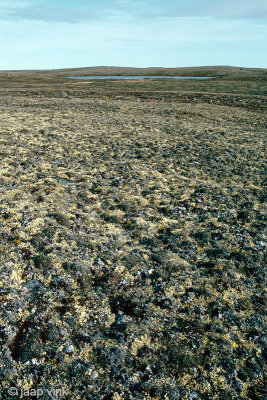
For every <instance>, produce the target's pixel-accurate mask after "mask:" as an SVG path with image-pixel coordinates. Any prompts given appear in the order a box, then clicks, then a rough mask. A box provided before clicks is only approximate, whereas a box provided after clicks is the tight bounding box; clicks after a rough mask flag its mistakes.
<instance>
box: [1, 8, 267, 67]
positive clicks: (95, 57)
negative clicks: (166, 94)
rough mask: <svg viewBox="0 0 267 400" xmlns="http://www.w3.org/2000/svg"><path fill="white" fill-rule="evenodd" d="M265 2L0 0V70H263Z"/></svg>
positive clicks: (266, 61)
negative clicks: (109, 67)
mask: <svg viewBox="0 0 267 400" xmlns="http://www.w3.org/2000/svg"><path fill="white" fill-rule="evenodd" d="M266 43H267V2H266V1H265V0H254V1H252V0H180V1H179V0H146V1H140V0H97V1H94V0H93V1H89V0H87V1H86V0H75V1H71V0H0V70H3V69H47V68H68V67H86V66H96V65H116V66H133V67H149V66H162V67H183V66H200V65H233V66H243V67H262V68H267V45H266Z"/></svg>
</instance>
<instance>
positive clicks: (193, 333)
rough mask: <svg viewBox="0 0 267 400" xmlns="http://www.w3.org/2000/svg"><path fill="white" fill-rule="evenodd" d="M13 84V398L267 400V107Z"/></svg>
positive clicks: (2, 94)
mask: <svg viewBox="0 0 267 400" xmlns="http://www.w3.org/2000/svg"><path fill="white" fill-rule="evenodd" d="M7 75H8V74H6V75H5V74H2V75H1V74H0V78H1V82H2V87H1V90H0V228H1V230H0V260H1V264H0V345H1V349H2V351H1V354H0V391H1V396H2V397H1V399H11V398H14V397H12V396H13V395H12V396H11V394H12V392H10V388H11V387H12V388H13V389H14V387H15V388H16V390H17V392H13V394H14V393H15V394H17V395H18V396H19V395H20V396H22V395H23V398H25V399H26V398H32V397H33V396H34V395H35V396H36V395H37V389H39V393H41V392H40V391H41V390H42V391H43V392H42V396H43V397H42V398H47V399H49V398H53V396H52V394H51V390H52V391H53V390H54V391H56V390H59V391H60V390H61V392H60V395H61V398H62V399H77V400H78V399H92V400H94V399H95V400H101V399H102V400H108V399H113V400H124V399H125V400H126V399H127V400H128V399H129V400H131V399H132V400H145V399H146V400H156V399H158V400H161V399H166V400H176V399H181V400H183V399H185V400H217V399H222V400H230V399H243V400H247V399H262V400H263V399H264V397H265V395H266V393H265V389H264V374H265V370H264V362H265V359H264V355H265V354H266V353H264V346H265V345H266V339H265V336H264V304H265V301H264V287H265V279H264V250H265V244H266V241H265V240H266V237H265V236H264V227H265V223H266V219H265V214H264V210H265V208H264V207H265V205H266V203H265V197H264V184H263V182H264V178H265V176H266V175H265V170H264V167H265V154H264V150H265V148H264V145H265V143H264V140H265V133H266V97H264V95H263V94H262V93H259V94H255V95H252V94H250V93H249V92H245V91H244V88H243V89H242V90H243V92H242V93H239V94H238V93H237V94H235V95H233V94H232V93H231V92H229V89H227V90H225V91H224V92H223V91H222V90H221V92H222V93H218V92H220V91H219V89H218V90H217V91H216V92H214V93H212V85H213V84H214V83H212V82H210V83H209V85H210V86H209V93H205V92H204V91H203V90H201V88H200V87H199V86H197V85H202V83H199V82H194V85H196V86H195V87H196V88H197V89H194V90H193V89H192V86H190V85H193V83H191V82H189V81H188V83H186V82H182V83H177V82H176V83H175V85H176V86H177V88H178V85H181V88H182V90H181V88H180V89H179V88H178V89H176V87H175V88H172V90H166V88H165V87H164V88H163V89H164V90H159V89H158V88H155V83H151V84H150V83H148V82H146V83H144V85H148V86H149V85H151V87H148V88H147V87H145V88H143V89H142V87H141V86H142V82H140V81H139V82H138V83H137V82H136V83H128V82H124V83H118V82H113V83H108V82H104V83H103V82H98V83H90V84H89V85H86V84H85V83H84V82H82V83H80V85H79V83H77V82H75V81H73V82H72V83H69V81H68V82H66V83H62V81H60V80H59V78H58V77H57V78H54V75H53V76H52V78H53V79H52V78H51V76H50V77H49V79H48V78H47V76H45V78H42V77H41V78H40V76H38V79H37V78H36V81H35V80H34V79H35V76H34V74H33V73H32V74H28V75H25V76H24V75H22V76H23V80H22V78H21V75H19V77H17V75H16V74H14V76H11V78H12V80H10V76H9V75H8V76H7ZM42 79H43V80H42ZM225 82H226V83H227V80H225V81H224V84H226V83H225ZM242 82H243V81H242ZM242 82H241V81H240V85H241V86H242ZM264 82H265V81H264ZM264 82H262V81H260V83H259V86H261V87H263V86H264V85H265V87H266V82H265V83H264ZM160 84H161V83H159V82H157V85H160ZM166 84H167V83H162V85H166ZM169 84H170V85H174V84H173V83H169ZM112 85H113V86H112ZM118 85H122V86H118ZM127 85H130V86H127ZM134 85H141V86H138V88H136V86H134ZM153 85H154V86H153ZM186 85H189V90H186V88H187V86H186ZM238 85H239V83H238V80H237V81H235V86H234V87H235V90H236V88H238ZM251 85H255V79H254V81H253V82H252V83H251ZM241 86H240V87H241ZM34 391H35V392H34ZM54 395H55V393H54ZM51 396H52V397H51Z"/></svg>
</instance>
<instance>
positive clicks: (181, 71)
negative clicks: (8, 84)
mask: <svg viewBox="0 0 267 400" xmlns="http://www.w3.org/2000/svg"><path fill="white" fill-rule="evenodd" d="M29 74H30V75H36V74H38V75H40V74H42V75H43V74H45V75H62V74H67V75H98V76H104V75H118V76H120V75H128V76H131V75H144V76H145V75H159V76H160V75H162V76H164V75H171V76H174V75H177V76H229V75H231V76H233V77H246V76H248V77H253V76H255V77H267V69H266V68H244V67H232V66H223V65H222V66H200V67H178V68H164V67H148V68H133V67H119V66H95V67H82V68H61V69H44V70H2V71H1V70H0V75H7V76H8V75H29Z"/></svg>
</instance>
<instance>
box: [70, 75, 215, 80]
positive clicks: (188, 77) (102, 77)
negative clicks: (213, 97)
mask: <svg viewBox="0 0 267 400" xmlns="http://www.w3.org/2000/svg"><path fill="white" fill-rule="evenodd" d="M63 78H68V79H88V80H90V79H122V80H123V79H124V80H135V79H214V77H210V76H154V75H151V76H63Z"/></svg>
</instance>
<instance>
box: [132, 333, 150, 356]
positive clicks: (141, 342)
mask: <svg viewBox="0 0 267 400" xmlns="http://www.w3.org/2000/svg"><path fill="white" fill-rule="evenodd" d="M150 343H151V338H150V337H149V336H148V335H143V336H141V337H140V338H136V339H134V341H133V343H132V346H131V353H132V355H134V356H136V354H137V352H138V350H139V349H140V348H141V347H143V346H145V345H146V346H150Z"/></svg>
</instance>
